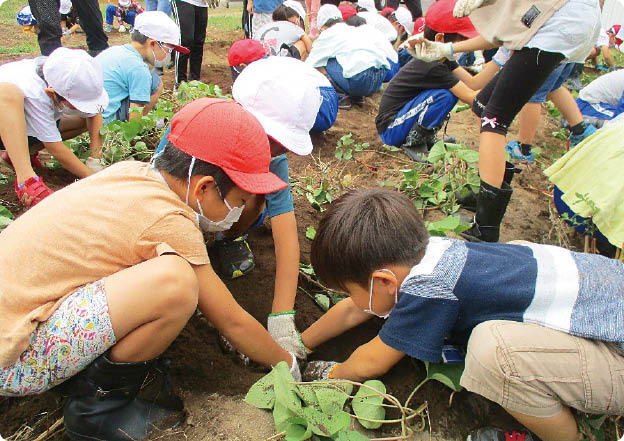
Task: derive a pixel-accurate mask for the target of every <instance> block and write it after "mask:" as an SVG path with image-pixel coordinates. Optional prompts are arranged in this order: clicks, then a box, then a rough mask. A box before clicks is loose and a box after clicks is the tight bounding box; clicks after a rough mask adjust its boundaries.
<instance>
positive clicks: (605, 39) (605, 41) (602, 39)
mask: <svg viewBox="0 0 624 441" xmlns="http://www.w3.org/2000/svg"><path fill="white" fill-rule="evenodd" d="M602 46H609V36H608V35H607V33H606V31H605V30H604V29H602V27H601V28H600V34H599V35H598V41H597V42H596V47H602Z"/></svg>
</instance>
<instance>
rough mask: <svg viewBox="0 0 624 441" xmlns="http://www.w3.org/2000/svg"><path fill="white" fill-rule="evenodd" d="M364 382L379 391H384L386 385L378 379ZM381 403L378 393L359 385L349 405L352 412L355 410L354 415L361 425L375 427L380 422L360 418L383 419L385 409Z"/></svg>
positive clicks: (378, 425) (379, 424)
mask: <svg viewBox="0 0 624 441" xmlns="http://www.w3.org/2000/svg"><path fill="white" fill-rule="evenodd" d="M364 384H365V385H366V386H369V387H372V388H373V389H375V390H377V391H379V392H380V393H386V386H384V384H383V383H382V382H381V381H379V380H368V381H366V382H365V383H364ZM382 403H383V397H382V396H381V395H380V394H375V393H374V392H373V391H371V390H370V389H368V388H365V387H360V389H359V390H358V391H357V393H356V394H355V397H354V398H353V400H352V402H351V406H352V407H353V412H355V415H356V416H357V417H358V420H359V421H360V424H362V426H364V427H366V428H367V429H377V428H379V427H381V424H382V423H373V422H370V421H366V420H362V419H360V418H366V419H369V420H383V419H385V417H386V409H385V408H384V407H383V406H382V405H381V404H382Z"/></svg>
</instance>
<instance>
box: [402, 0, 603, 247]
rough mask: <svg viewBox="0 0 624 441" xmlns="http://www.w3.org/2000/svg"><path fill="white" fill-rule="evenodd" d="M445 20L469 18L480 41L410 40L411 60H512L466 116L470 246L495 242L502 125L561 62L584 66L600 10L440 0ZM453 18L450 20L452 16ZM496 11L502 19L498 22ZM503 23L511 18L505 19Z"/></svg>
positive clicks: (546, 0) (577, 1)
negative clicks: (474, 195)
mask: <svg viewBox="0 0 624 441" xmlns="http://www.w3.org/2000/svg"><path fill="white" fill-rule="evenodd" d="M439 3H443V4H445V5H446V8H445V14H444V15H446V16H447V17H450V16H451V15H453V16H455V17H465V16H468V15H469V16H470V20H471V21H472V23H474V25H475V27H476V29H477V31H479V34H480V36H479V37H477V38H474V39H471V40H468V41H464V42H458V43H441V42H431V41H428V40H419V41H418V43H416V41H415V40H412V42H410V44H411V45H414V46H415V49H416V56H417V57H418V58H421V59H423V60H434V59H439V58H441V57H448V56H452V55H453V54H454V53H458V52H469V51H473V50H479V49H488V48H492V47H497V46H501V45H503V46H504V47H505V48H507V49H510V50H513V54H512V56H511V58H510V59H509V61H508V62H507V63H506V64H505V66H504V67H503V68H502V69H501V71H500V73H499V74H498V75H496V76H495V77H494V78H493V79H492V80H491V81H490V82H489V83H488V84H487V85H486V86H485V87H484V88H483V89H482V90H481V92H479V94H478V95H477V97H476V98H475V100H474V102H473V111H474V112H475V114H477V115H478V116H479V117H480V118H481V138H480V144H479V153H480V160H479V172H480V175H481V186H480V192H479V197H478V203H477V211H476V215H475V219H474V223H473V226H472V228H471V229H469V230H467V231H466V232H464V233H463V236H464V237H465V238H467V239H469V240H475V241H486V242H496V241H498V238H499V234H500V224H501V221H502V219H503V216H504V215H505V211H506V210H507V204H508V203H509V199H510V198H511V194H512V191H513V190H512V188H511V186H510V185H509V184H508V183H507V182H505V181H504V174H505V154H506V151H505V136H506V134H507V131H508V129H509V125H510V124H511V122H512V121H513V119H514V117H515V116H516V115H517V114H518V112H519V111H520V109H522V107H523V106H524V105H525V104H526V103H527V101H528V100H529V98H530V97H531V96H532V95H533V94H534V93H535V92H536V91H537V90H538V88H539V87H540V85H541V84H542V83H543V82H544V81H545V80H546V79H547V78H548V76H549V75H550V74H551V72H552V71H553V70H554V69H555V68H556V67H557V66H558V65H559V64H560V63H561V62H563V61H564V60H566V59H567V60H568V61H570V62H578V61H583V60H584V59H585V57H586V56H587V55H588V54H589V52H590V51H591V48H592V47H593V44H594V42H595V41H596V40H597V38H598V32H599V29H600V7H599V5H598V2H596V1H594V0H568V1H565V0H540V1H539V2H537V3H536V4H532V3H531V4H528V3H526V2H516V1H514V0H497V1H495V2H493V1H486V0H457V2H455V0H440V1H438V2H436V3H434V4H433V5H432V6H431V7H430V9H429V10H431V8H433V7H435V6H436V5H438V4H439ZM451 11H452V12H451ZM501 11H505V13H504V14H501ZM510 17H516V18H514V19H510Z"/></svg>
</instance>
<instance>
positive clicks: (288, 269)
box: [271, 211, 299, 314]
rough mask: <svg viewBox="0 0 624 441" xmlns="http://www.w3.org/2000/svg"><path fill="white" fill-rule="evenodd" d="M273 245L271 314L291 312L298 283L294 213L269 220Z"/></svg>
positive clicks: (297, 247)
mask: <svg viewBox="0 0 624 441" xmlns="http://www.w3.org/2000/svg"><path fill="white" fill-rule="evenodd" d="M271 230H272V233H273V243H274V245H275V292H274V295H273V305H272V307H271V312H272V313H273V314H275V313H280V312H287V311H291V310H293V309H294V307H295V296H296V295H297V285H298V282H299V238H298V236H297V220H296V219H295V212H294V211H289V212H287V213H282V214H279V215H277V216H274V217H272V218H271Z"/></svg>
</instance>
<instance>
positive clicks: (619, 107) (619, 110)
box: [615, 93, 624, 116]
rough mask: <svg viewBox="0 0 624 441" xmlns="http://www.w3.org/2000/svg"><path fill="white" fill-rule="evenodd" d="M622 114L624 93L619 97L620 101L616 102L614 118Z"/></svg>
mask: <svg viewBox="0 0 624 441" xmlns="http://www.w3.org/2000/svg"><path fill="white" fill-rule="evenodd" d="M622 112H624V93H623V94H622V96H621V97H620V101H618V103H617V106H615V116H618V115H619V114H620V113H622Z"/></svg>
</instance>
